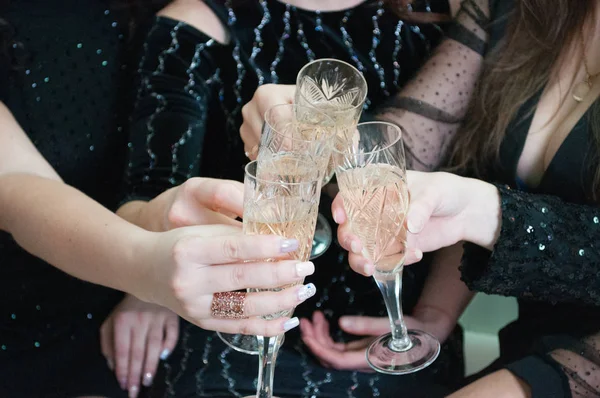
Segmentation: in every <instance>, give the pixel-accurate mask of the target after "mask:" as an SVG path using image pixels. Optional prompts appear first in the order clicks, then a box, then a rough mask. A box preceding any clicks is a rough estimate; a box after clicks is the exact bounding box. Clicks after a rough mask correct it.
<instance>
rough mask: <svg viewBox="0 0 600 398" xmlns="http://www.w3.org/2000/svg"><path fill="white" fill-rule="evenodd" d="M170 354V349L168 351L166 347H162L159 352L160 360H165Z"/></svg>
mask: <svg viewBox="0 0 600 398" xmlns="http://www.w3.org/2000/svg"><path fill="white" fill-rule="evenodd" d="M170 354H171V351H169V350H168V349H166V348H165V349H164V350H162V352H161V353H160V359H161V360H163V361H164V360H166V359H167V358H169V355H170Z"/></svg>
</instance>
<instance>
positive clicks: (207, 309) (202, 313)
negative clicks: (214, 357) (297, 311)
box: [187, 283, 316, 319]
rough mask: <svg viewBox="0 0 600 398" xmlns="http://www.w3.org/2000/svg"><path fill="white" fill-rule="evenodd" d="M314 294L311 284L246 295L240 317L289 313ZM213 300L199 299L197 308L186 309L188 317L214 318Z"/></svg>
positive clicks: (207, 298)
mask: <svg viewBox="0 0 600 398" xmlns="http://www.w3.org/2000/svg"><path fill="white" fill-rule="evenodd" d="M315 293H316V288H315V285H313V284H312V283H309V284H307V285H300V286H291V287H288V288H287V289H283V290H281V291H278V292H270V291H266V292H256V293H246V294H245V297H244V299H243V305H242V311H243V312H242V313H241V314H240V316H243V317H245V318H252V317H258V316H266V315H269V314H275V313H281V312H285V311H289V312H290V313H291V312H292V311H293V309H294V308H296V307H297V306H298V305H299V304H301V303H303V302H304V301H306V300H307V299H309V298H310V297H312V296H314V294H315ZM214 300H215V298H214V296H212V295H205V296H202V297H200V298H199V299H198V300H197V307H195V308H194V307H191V308H188V309H187V313H188V315H189V316H190V317H193V318H197V319H208V318H215V317H214V316H213V315H212V311H211V308H212V305H213V301H214Z"/></svg>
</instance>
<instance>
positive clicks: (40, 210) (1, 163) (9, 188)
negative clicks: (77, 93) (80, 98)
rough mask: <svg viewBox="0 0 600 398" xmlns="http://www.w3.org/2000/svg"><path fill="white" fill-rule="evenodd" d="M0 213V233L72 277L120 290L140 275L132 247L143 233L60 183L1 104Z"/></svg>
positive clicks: (133, 247)
mask: <svg viewBox="0 0 600 398" xmlns="http://www.w3.org/2000/svg"><path fill="white" fill-rule="evenodd" d="M0 209H1V210H0V229H1V230H4V231H6V232H8V233H10V234H11V235H12V236H13V237H14V239H15V240H16V241H17V243H18V244H19V245H20V246H22V247H23V248H24V249H25V250H27V251H29V252H30V253H32V254H34V255H36V256H38V257H40V258H42V259H44V260H46V261H47V262H49V263H50V264H53V265H55V266H57V267H58V268H60V269H61V270H63V271H65V272H67V273H69V274H71V275H74V276H76V277H78V278H82V279H85V280H87V281H90V282H94V283H98V284H102V285H105V286H109V287H113V288H116V289H120V290H127V289H126V281H129V280H135V279H136V278H137V277H138V276H139V275H137V273H138V270H136V269H135V267H133V264H132V262H131V260H132V258H133V257H134V253H135V250H136V246H135V245H132V243H134V242H136V237H138V236H141V235H142V234H144V232H143V231H142V230H141V229H139V228H137V227H135V226H133V225H131V224H129V223H127V222H125V221H124V220H122V219H120V218H119V217H117V216H116V215H114V214H113V213H111V212H110V211H109V210H107V209H105V208H104V207H102V206H101V205H100V204H98V203H96V202H95V201H93V200H92V199H90V198H88V197H87V196H85V195H84V194H83V193H81V192H79V191H78V190H76V189H74V188H72V187H70V186H68V185H66V184H64V183H63V182H62V180H61V179H60V177H59V176H58V174H57V173H56V172H55V171H54V169H53V168H52V167H51V166H50V165H49V164H48V162H47V161H46V160H45V159H44V158H43V157H42V156H41V154H40V153H39V152H38V151H37V149H36V148H35V147H34V146H33V144H32V143H31V141H30V140H29V138H28V137H27V135H26V134H25V132H24V131H23V130H22V129H21V127H20V126H19V125H18V124H17V122H16V120H15V119H14V118H13V117H12V115H11V113H10V111H9V110H8V109H7V108H6V106H4V105H3V104H0ZM49 237H52V239H48V238H49ZM82 259H86V260H85V263H84V262H82Z"/></svg>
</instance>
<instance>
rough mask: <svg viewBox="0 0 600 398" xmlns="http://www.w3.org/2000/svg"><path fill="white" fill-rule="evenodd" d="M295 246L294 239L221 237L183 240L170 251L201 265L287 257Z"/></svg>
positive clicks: (254, 236) (247, 236)
mask: <svg viewBox="0 0 600 398" xmlns="http://www.w3.org/2000/svg"><path fill="white" fill-rule="evenodd" d="M298 247H299V244H298V241H297V240H296V239H286V238H282V237H279V236H275V235H241V234H236V235H221V236H214V235H213V236H203V237H199V238H198V239H193V238H190V239H184V240H182V241H179V242H178V243H177V245H176V247H175V248H174V251H175V256H181V257H180V258H181V259H183V260H188V261H197V262H199V263H201V264H229V263H237V262H241V261H251V260H263V259H267V258H281V257H285V256H289V255H290V253H292V252H294V251H296V250H297V249H298Z"/></svg>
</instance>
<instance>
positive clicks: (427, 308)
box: [412, 303, 458, 343]
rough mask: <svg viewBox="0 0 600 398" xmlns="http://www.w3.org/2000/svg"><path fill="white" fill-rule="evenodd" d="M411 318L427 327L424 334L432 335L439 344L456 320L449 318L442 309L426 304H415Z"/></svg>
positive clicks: (452, 327)
mask: <svg viewBox="0 0 600 398" xmlns="http://www.w3.org/2000/svg"><path fill="white" fill-rule="evenodd" d="M412 316H413V318H415V319H417V320H419V321H420V322H421V323H423V325H427V329H428V330H426V332H429V333H431V334H433V335H434V336H435V337H436V338H437V339H438V340H439V341H440V343H443V342H444V341H446V339H447V338H448V335H449V334H450V333H451V332H452V330H453V329H454V326H455V325H456V322H457V320H458V317H453V316H451V315H450V314H449V313H448V312H446V311H444V310H443V309H442V308H439V307H437V306H434V305H429V304H426V303H417V305H416V307H415V308H414V310H413V312H412Z"/></svg>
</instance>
